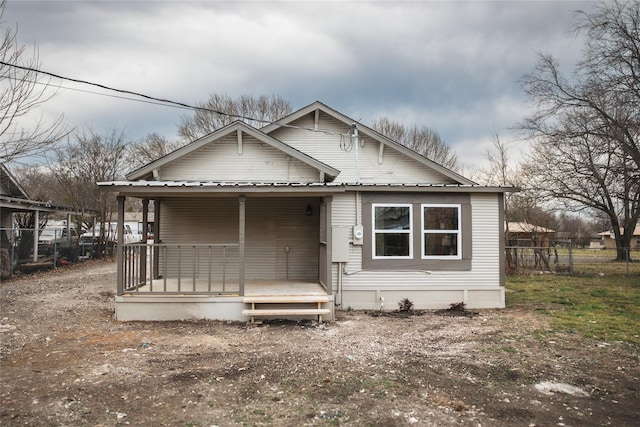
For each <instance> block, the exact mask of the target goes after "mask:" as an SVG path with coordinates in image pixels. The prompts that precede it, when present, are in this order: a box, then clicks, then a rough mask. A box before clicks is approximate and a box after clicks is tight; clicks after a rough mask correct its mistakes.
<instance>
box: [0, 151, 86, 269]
mask: <svg viewBox="0 0 640 427" xmlns="http://www.w3.org/2000/svg"><path fill="white" fill-rule="evenodd" d="M19 212H32V213H34V215H35V221H34V224H35V227H34V229H32V230H17V229H16V227H15V224H14V214H15V213H19ZM44 214H58V215H66V216H67V224H70V223H71V215H80V214H81V213H80V212H78V211H76V210H74V209H72V208H69V207H65V206H58V205H53V204H51V203H49V202H43V201H39V200H32V199H31V198H29V196H28V194H27V192H26V191H25V189H24V188H23V187H22V186H21V185H20V183H19V182H18V180H17V179H16V178H15V177H14V176H13V174H11V172H9V170H8V169H7V167H6V166H5V165H4V164H1V163H0V271H1V273H0V276H1V277H2V278H8V277H10V276H11V275H12V274H13V270H14V268H16V267H17V262H18V260H17V254H16V253H15V250H16V243H17V240H18V239H19V238H22V239H25V238H27V239H30V240H31V242H32V243H31V244H30V247H31V249H30V251H31V256H32V261H33V262H34V263H35V262H36V261H37V260H38V251H37V250H33V248H37V247H38V237H39V235H40V229H39V225H40V221H39V218H40V216H41V215H44Z"/></svg>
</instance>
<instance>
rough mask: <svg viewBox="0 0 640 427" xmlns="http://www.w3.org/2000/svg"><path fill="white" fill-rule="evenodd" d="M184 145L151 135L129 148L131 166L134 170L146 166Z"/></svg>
mask: <svg viewBox="0 0 640 427" xmlns="http://www.w3.org/2000/svg"><path fill="white" fill-rule="evenodd" d="M183 145H184V143H181V142H179V141H169V140H167V139H166V138H165V137H163V136H160V135H158V134H157V133H150V134H148V135H147V136H146V137H145V138H144V139H141V140H140V141H137V142H135V143H134V144H131V145H130V146H129V149H128V150H129V156H128V157H129V164H130V166H131V167H132V168H138V167H141V166H144V165H146V164H147V163H150V162H152V161H154V160H157V159H159V158H160V157H164V156H166V155H167V154H169V153H171V152H172V151H174V150H176V149H178V148H180V147H181V146H183Z"/></svg>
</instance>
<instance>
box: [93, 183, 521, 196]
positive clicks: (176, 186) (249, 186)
mask: <svg viewBox="0 0 640 427" xmlns="http://www.w3.org/2000/svg"><path fill="white" fill-rule="evenodd" d="M98 186H99V187H100V188H101V189H102V190H106V191H124V192H126V191H128V190H133V191H136V192H138V193H141V192H144V190H149V191H150V192H154V191H165V192H166V191H175V190H180V191H189V190H193V191H194V192H206V191H212V192H225V191H226V192H237V191H238V190H245V191H277V190H280V191H299V190H321V191H322V190H324V191H327V192H342V191H349V190H351V191H420V192H424V191H430V192H471V193H505V192H512V191H518V188H516V187H488V186H482V185H478V184H428V183H415V184H388V183H383V184H375V183H365V184H363V183H333V182H326V183H323V182H250V181H234V182H226V181H225V182H219V181H109V182H99V183H98Z"/></svg>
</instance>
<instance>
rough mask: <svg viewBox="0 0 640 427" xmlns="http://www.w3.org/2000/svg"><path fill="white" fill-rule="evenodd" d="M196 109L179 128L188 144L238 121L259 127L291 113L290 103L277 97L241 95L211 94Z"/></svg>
mask: <svg viewBox="0 0 640 427" xmlns="http://www.w3.org/2000/svg"><path fill="white" fill-rule="evenodd" d="M197 106H198V107H199V108H200V109H199V110H196V112H195V113H194V115H192V116H183V117H182V122H181V124H180V126H179V128H178V135H179V136H180V137H182V138H183V139H184V140H185V141H186V142H191V141H194V140H196V139H198V138H200V137H202V136H204V135H207V134H209V133H211V132H213V131H215V130H217V129H220V128H221V127H223V126H226V125H228V124H230V123H232V122H234V121H236V120H242V121H244V122H245V123H248V124H250V125H251V126H254V127H256V128H260V127H262V126H264V125H266V124H268V123H270V122H274V121H276V120H278V119H280V118H282V117H284V116H286V115H287V114H289V113H291V111H292V106H291V103H290V102H289V101H285V100H284V99H283V98H281V97H279V96H276V95H271V96H264V95H262V96H259V97H257V98H256V97H254V96H251V95H241V96H240V97H238V98H237V99H233V98H231V97H229V96H228V95H221V94H212V95H211V96H210V97H209V100H208V101H207V102H204V103H199V104H197Z"/></svg>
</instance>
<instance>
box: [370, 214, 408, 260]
mask: <svg viewBox="0 0 640 427" xmlns="http://www.w3.org/2000/svg"><path fill="white" fill-rule="evenodd" d="M371 208H372V218H373V221H372V228H373V245H372V246H373V254H372V255H373V258H374V259H388V258H392V259H403V258H412V257H413V238H412V224H413V218H412V205H410V204H372V206H371Z"/></svg>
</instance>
